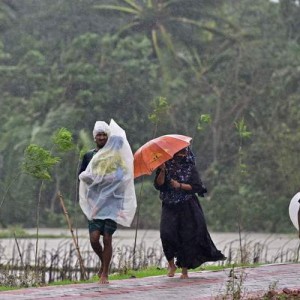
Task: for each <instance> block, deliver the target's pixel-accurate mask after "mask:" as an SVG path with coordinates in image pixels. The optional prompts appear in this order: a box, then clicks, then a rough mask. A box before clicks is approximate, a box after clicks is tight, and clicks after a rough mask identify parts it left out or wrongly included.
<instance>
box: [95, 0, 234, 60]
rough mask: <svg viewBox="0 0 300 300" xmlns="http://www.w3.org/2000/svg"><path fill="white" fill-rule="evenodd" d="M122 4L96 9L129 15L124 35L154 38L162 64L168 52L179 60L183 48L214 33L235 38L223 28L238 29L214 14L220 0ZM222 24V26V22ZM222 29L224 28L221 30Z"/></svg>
mask: <svg viewBox="0 0 300 300" xmlns="http://www.w3.org/2000/svg"><path fill="white" fill-rule="evenodd" d="M118 2H119V3H120V4H119V5H118V4H102V5H96V6H95V8H96V9H98V10H101V11H110V12H115V13H117V14H122V15H127V16H129V21H128V22H127V23H126V24H125V25H124V26H122V27H121V28H120V29H119V31H118V34H119V35H120V36H122V35H126V34H130V33H142V34H146V35H147V36H148V37H149V38H150V39H151V41H152V45H153V50H154V51H153V52H154V54H155V55H156V56H157V57H158V59H159V61H160V62H161V63H162V61H163V58H164V54H166V55H168V56H170V54H171V55H172V56H173V57H175V58H176V59H177V58H179V57H181V56H182V53H183V51H185V50H186V49H192V48H194V47H197V48H199V47H200V48H201V47H203V46H204V44H205V43H207V42H209V41H210V40H212V37H213V36H218V37H220V38H222V39H231V40H234V39H235V37H234V35H228V34H227V33H226V31H224V30H223V29H225V28H230V29H233V30H234V31H237V29H236V28H235V27H234V25H233V24H231V23H230V22H228V21H225V20H224V19H222V18H220V17H218V16H217V15H214V14H213V13H211V11H212V10H213V9H217V8H218V7H219V2H220V1H218V0H210V1H205V0H119V1H118ZM220 24H222V25H220ZM219 28H222V30H221V29H219Z"/></svg>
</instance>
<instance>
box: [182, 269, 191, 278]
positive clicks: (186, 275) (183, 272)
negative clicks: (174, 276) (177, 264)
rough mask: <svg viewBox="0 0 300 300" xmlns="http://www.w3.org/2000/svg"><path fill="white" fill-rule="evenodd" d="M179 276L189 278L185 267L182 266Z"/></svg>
mask: <svg viewBox="0 0 300 300" xmlns="http://www.w3.org/2000/svg"><path fill="white" fill-rule="evenodd" d="M180 278H181V279H187V278H189V275H188V269H187V268H182V271H181V276H180Z"/></svg>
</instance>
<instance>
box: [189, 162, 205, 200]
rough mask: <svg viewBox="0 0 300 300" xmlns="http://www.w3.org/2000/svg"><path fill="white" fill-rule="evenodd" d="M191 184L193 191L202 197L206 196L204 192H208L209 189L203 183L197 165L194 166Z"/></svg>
mask: <svg viewBox="0 0 300 300" xmlns="http://www.w3.org/2000/svg"><path fill="white" fill-rule="evenodd" d="M189 184H190V185H191V186H192V191H191V192H192V193H197V194H198V195H199V196H200V197H204V194H205V193H207V189H206V187H205V186H204V184H203V183H202V181H201V179H200V175H199V173H198V171H197V169H196V167H193V169H192V176H191V181H190V182H189Z"/></svg>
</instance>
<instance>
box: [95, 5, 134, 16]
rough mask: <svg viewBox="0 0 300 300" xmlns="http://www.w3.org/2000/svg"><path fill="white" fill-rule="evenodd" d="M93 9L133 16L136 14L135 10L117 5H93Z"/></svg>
mask: <svg viewBox="0 0 300 300" xmlns="http://www.w3.org/2000/svg"><path fill="white" fill-rule="evenodd" d="M94 8H95V9H98V10H112V11H115V12H121V13H130V14H134V15H136V14H138V11H137V10H136V9H132V8H129V7H124V6H117V5H95V6H94Z"/></svg>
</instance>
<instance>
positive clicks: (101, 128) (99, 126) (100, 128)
mask: <svg viewBox="0 0 300 300" xmlns="http://www.w3.org/2000/svg"><path fill="white" fill-rule="evenodd" d="M100 132H104V133H106V134H107V135H108V136H109V134H110V130H109V126H108V124H107V123H106V122H104V121H97V122H96V123H95V126H94V130H93V137H94V138H95V137H96V135H97V134H98V133H100Z"/></svg>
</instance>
